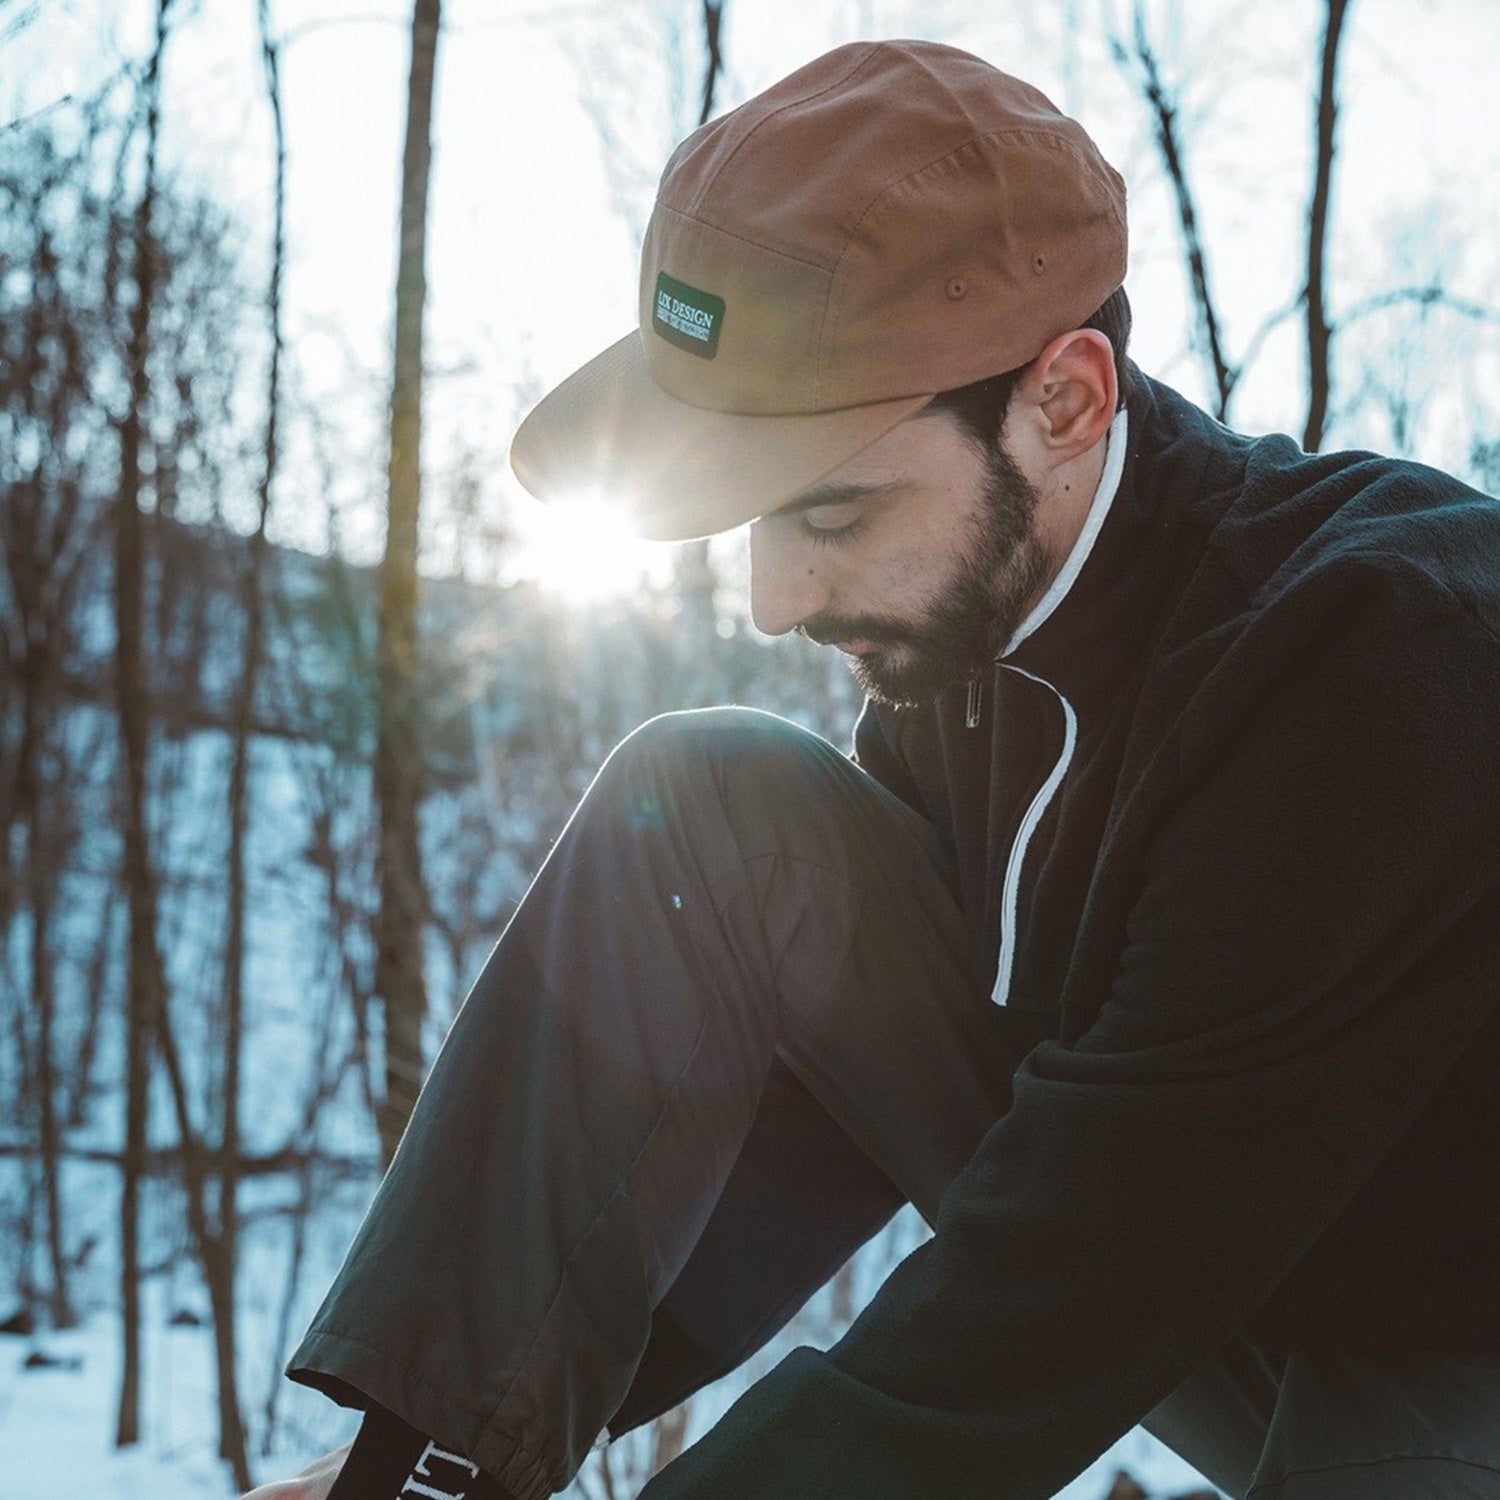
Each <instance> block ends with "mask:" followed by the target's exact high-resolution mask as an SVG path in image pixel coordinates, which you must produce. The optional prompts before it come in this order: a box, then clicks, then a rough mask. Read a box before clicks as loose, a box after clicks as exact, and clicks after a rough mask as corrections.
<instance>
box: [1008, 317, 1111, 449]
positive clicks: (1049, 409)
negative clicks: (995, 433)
mask: <svg viewBox="0 0 1500 1500" xmlns="http://www.w3.org/2000/svg"><path fill="white" fill-rule="evenodd" d="M1118 399H1119V383H1118V381H1117V379H1116V376H1115V351H1114V346H1113V345H1112V344H1111V343H1110V341H1109V340H1108V338H1106V337H1105V336H1104V334H1102V333H1099V332H1098V331H1097V330H1096V329H1093V328H1075V329H1074V330H1073V331H1072V332H1071V333H1063V334H1059V335H1058V336H1057V338H1055V339H1053V340H1052V342H1051V343H1050V344H1048V345H1047V347H1046V348H1045V349H1043V350H1042V352H1041V353H1040V354H1038V355H1037V357H1036V358H1035V359H1034V360H1032V362H1031V363H1030V364H1029V365H1027V366H1026V368H1025V370H1023V371H1022V373H1021V379H1020V381H1019V383H1018V384H1017V386H1016V391H1015V396H1014V397H1013V399H1012V402H1011V412H1010V413H1009V414H1008V416H1009V415H1014V416H1015V417H1016V418H1018V425H1019V426H1020V427H1021V428H1022V429H1023V431H1021V432H1016V433H1013V434H1012V435H1011V440H1012V441H1015V440H1017V439H1019V440H1020V441H1021V442H1022V443H1023V444H1025V445H1026V446H1028V447H1031V448H1032V451H1033V452H1035V453H1036V456H1037V457H1038V458H1039V459H1040V460H1041V461H1042V462H1043V463H1045V464H1047V465H1049V466H1055V465H1057V464H1059V463H1066V462H1067V461H1068V460H1069V459H1072V458H1076V457H1078V455H1079V454H1080V453H1086V452H1087V451H1088V450H1089V449H1090V448H1092V447H1093V446H1094V444H1095V443H1097V442H1098V441H1099V440H1100V439H1101V438H1102V437H1103V436H1104V434H1105V433H1106V432H1108V431H1109V424H1110V423H1111V422H1112V421H1113V420H1114V416H1115V405H1116V403H1117V401H1118ZM1007 425H1009V421H1007Z"/></svg>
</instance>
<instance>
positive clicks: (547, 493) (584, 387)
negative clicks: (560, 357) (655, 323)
mask: <svg viewBox="0 0 1500 1500" xmlns="http://www.w3.org/2000/svg"><path fill="white" fill-rule="evenodd" d="M931 399H932V397H931V396H930V395H926V396H905V397H902V398H901V399H899V400H896V401H880V402H875V403H872V404H871V405H868V406H853V407H847V408H845V409H843V410H840V411H829V412H815V413H811V414H808V415H794V416H746V415H741V414H739V413H735V412H721V411H709V410H706V409H705V408H703V407H698V406H691V405H689V404H688V403H687V402H685V401H679V400H678V399H677V398H676V397H675V396H671V395H668V393H667V392H666V391H664V390H662V388H661V387H660V386H659V385H657V384H656V382H655V381H654V380H653V379H652V378H651V375H650V372H649V371H648V370H647V368H646V357H645V351H644V349H643V347H642V344H641V334H640V331H639V330H635V331H633V332H631V333H629V334H627V335H626V336H625V337H624V338H623V339H621V340H620V341H619V342H618V343H617V344H612V345H611V346H610V347H609V348H608V349H606V350H605V351H604V352H603V353H602V354H600V355H599V356H598V357H597V358H595V359H592V360H590V361H589V362H588V364H586V365H584V366H583V368H582V369H580V370H577V371H575V372H574V373H573V374H572V375H570V376H569V377H568V378H567V379H566V380H565V381H563V383H562V384H561V385H559V386H558V387H557V388H556V389H555V390H554V391H552V392H551V393H550V394H549V395H547V396H545V397H544V398H543V399H542V401H541V402H540V403H538V405H537V406H536V407H535V408H534V409H533V410H532V411H531V413H530V415H528V416H527V418H526V420H525V421H524V422H522V424H521V426H520V428H519V429H518V430H517V432H516V435H515V438H514V439H513V440H512V442H511V449H510V462H511V467H512V468H513V469H514V470H515V472H516V477H517V478H518V479H519V480H520V481H521V483H522V484H523V485H525V487H526V488H527V489H528V490H529V491H530V492H531V493H532V494H533V495H535V496H536V497H537V499H539V500H551V499H556V498H558V497H560V496H563V495H568V494H576V493H578V492H580V491H584V490H593V489H597V490H600V491H602V492H604V493H605V494H606V495H607V496H608V498H609V499H610V500H612V501H614V502H615V503H618V504H619V505H620V506H621V507H622V508H623V509H624V510H625V512H626V514H627V516H628V517H629V520H630V524H631V529H632V530H634V531H635V532H637V533H638V534H639V535H641V536H643V537H648V538H651V539H652V540H654V541H687V540H689V539H690V538H693V537H703V536H712V535H713V534H714V533H715V532H719V531H728V530H730V529H731V528H732V527H735V526H741V525H743V524H744V523H745V522H746V521H753V520H754V519H755V518H756V517H757V516H763V515H765V514H766V513H767V512H769V511H773V510H775V509H776V508H777V507H778V506H780V505H784V504H785V503H786V502H787V501H788V500H790V499H792V498H793V497H794V496H795V495H797V494H799V493H800V492H801V491H802V490H805V489H806V488H807V487H808V486H809V485H811V484H814V483H816V482H817V481H818V480H819V479H821V478H823V476H824V475H826V474H828V473H830V472H831V471H832V470H834V469H836V468H838V467H839V466H840V465H841V464H843V463H845V462H847V461H848V460H849V459H851V458H853V457H854V455H855V454H856V453H858V452H859V451H860V450H861V449H863V448H866V447H868V446H869V444H871V443H873V442H874V441H875V440H876V439H877V438H879V437H882V436H883V435H884V434H885V433H887V432H889V431H890V430H891V428H893V427H894V426H895V425H896V424H897V423H898V422H900V421H902V420H903V419H905V418H906V417H909V416H911V415H912V414H913V413H915V412H918V411H920V410H921V409H922V408H923V407H924V406H926V405H927V404H928V403H929V402H930V401H931Z"/></svg>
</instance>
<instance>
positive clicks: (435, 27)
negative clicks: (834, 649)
mask: <svg viewBox="0 0 1500 1500" xmlns="http://www.w3.org/2000/svg"><path fill="white" fill-rule="evenodd" d="M441 23H442V0H415V3H414V5H413V8H412V25H411V72H410V76H409V79H408V83H407V93H406V147H405V153H404V155H403V158H402V165H401V242H400V254H399V258H398V262H397V270H396V350H395V374H394V378H393V381H392V391H391V444H390V464H389V504H388V521H387V528H386V543H385V558H384V562H383V564H382V567H381V580H380V620H379V672H380V700H379V731H378V738H377V744H376V751H375V794H376V797H377V799H378V801H379V804H380V910H379V914H378V916H377V919H376V960H375V987H376V990H377V992H378V993H379V995H380V997H381V1000H382V1002H383V1003H384V1007H385V1098H384V1101H383V1102H382V1105H381V1109H380V1144H381V1152H382V1154H383V1156H384V1158H385V1159H386V1161H389V1160H390V1158H391V1157H392V1156H393V1155H394V1154H395V1150H396V1145H397V1143H398V1142H399V1141H400V1139H401V1133H402V1131H403V1130H404V1129H405V1128H406V1122H407V1120H408V1118H409V1117H410V1115H411V1110H412V1106H413V1104H415V1103H416V1098H417V1093H418V1091H419V1090H420V1088H421V1085H422V1076H423V1072H424V1060H423V1056H422V1025H423V1021H424V1020H425V1018H426V1015H427V989H426V982H425V980H424V977H423V941H424V929H425V921H426V907H427V902H426V895H425V887H424V884H423V879H422V853H421V840H420V826H419V825H420V812H421V796H422V735H421V719H420V701H421V694H420V686H419V682H418V655H419V641H418V633H417V605H418V593H419V588H418V578H417V532H418V520H419V517H420V513H421V504H422V466H421V448H422V380H423V370H422V323H423V314H424V310H425V306H426V295H427V282H426V256H427V198H428V181H429V177H430V174H431V167H432V95H433V79H434V73H435V71H436V66H437V48H438V33H439V29H440V26H441Z"/></svg>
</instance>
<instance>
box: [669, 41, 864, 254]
mask: <svg viewBox="0 0 1500 1500" xmlns="http://www.w3.org/2000/svg"><path fill="white" fill-rule="evenodd" d="M864 46H865V48H866V51H865V55H864V56H863V57H862V58H861V59H860V60H859V61H858V62H857V63H856V64H855V65H854V66H853V67H852V68H850V69H849V71H848V72H847V73H841V74H840V75H839V76H838V77H837V78H834V79H830V80H829V82H828V83H827V85H826V86H825V87H823V88H820V89H819V90H818V91H817V92H816V93H813V94H803V95H802V96H801V97H800V98H798V99H788V100H787V102H786V103H785V104H783V105H782V106H781V107H780V108H779V109H773V110H771V111H770V112H769V113H767V114H764V115H762V116H761V117H760V119H758V120H757V121H756V122H755V124H754V125H752V126H751V127H750V129H749V130H747V131H746V132H745V133H744V135H743V136H741V137H740V140H739V143H738V144H737V145H736V146H735V147H734V149H733V150H732V151H731V152H730V153H729V155H728V156H726V157H725V158H724V160H723V161H722V162H720V163H719V165H718V167H717V169H716V170H715V171H714V174H713V176H712V177H710V178H709V179H708V181H707V182H705V183H704V184H703V186H702V187H701V188H699V190H698V192H697V194H696V196H695V198H694V200H693V201H694V203H695V204H697V203H701V202H702V201H703V199H704V197H705V196H706V195H707V194H708V193H709V192H710V191H711V190H712V189H713V187H714V186H715V184H716V183H717V182H718V180H719V178H720V177H722V176H723V175H724V173H725V172H727V171H728V170H729V168H730V167H731V166H732V165H733V163H734V159H735V157H737V156H738V155H739V154H740V152H741V151H743V150H744V149H745V147H746V146H748V145H749V144H750V142H751V141H752V140H754V139H755V137H756V136H757V135H759V134H760V132H761V131H762V130H763V129H764V128H765V127H766V126H767V125H769V124H770V123H771V121H772V120H778V119H780V118H781V116H782V115H784V114H786V113H788V112H789V111H790V110H793V109H797V108H799V107H800V106H802V105H806V104H811V103H812V101H813V100H814V99H821V98H822V97H823V96H824V95H825V94H831V93H832V92H833V91H834V90H835V89H838V88H842V87H843V86H844V85H845V84H847V83H848V82H849V80H850V79H851V78H857V77H858V76H859V75H860V73H862V72H863V71H864V70H865V69H866V68H867V67H869V66H870V64H871V63H873V62H874V61H875V60H876V58H877V57H878V56H879V53H878V51H877V49H876V47H875V44H874V43H872V42H866V43H865V44H864ZM668 206H670V205H663V207H668ZM674 212H678V213H681V212H682V210H681V209H677V210H674ZM694 217H697V216H696V215H694ZM704 222H707V221H706V220H705V221H704ZM746 243H747V244H753V243H754V241H753V240H747V241H746Z"/></svg>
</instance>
